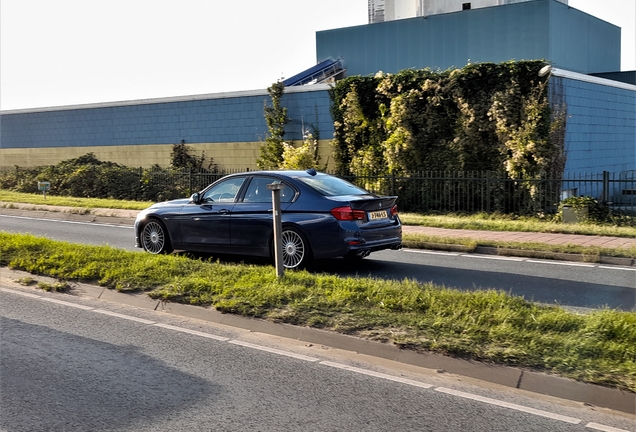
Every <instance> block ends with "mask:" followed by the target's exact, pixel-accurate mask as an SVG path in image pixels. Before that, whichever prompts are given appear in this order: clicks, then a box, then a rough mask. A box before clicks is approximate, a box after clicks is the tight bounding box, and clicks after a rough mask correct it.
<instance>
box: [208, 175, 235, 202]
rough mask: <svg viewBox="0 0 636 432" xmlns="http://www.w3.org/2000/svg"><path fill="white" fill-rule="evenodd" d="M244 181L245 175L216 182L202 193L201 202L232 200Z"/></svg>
mask: <svg viewBox="0 0 636 432" xmlns="http://www.w3.org/2000/svg"><path fill="white" fill-rule="evenodd" d="M244 181H245V177H234V178H231V179H228V180H225V181H223V182H221V183H218V184H216V185H214V186H213V187H212V188H211V189H209V190H208V191H206V192H205V194H203V199H202V200H201V202H202V203H210V202H234V200H235V199H236V194H238V191H239V190H240V189H241V186H242V185H243V182H244Z"/></svg>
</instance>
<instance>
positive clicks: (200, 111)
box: [0, 86, 333, 148]
mask: <svg viewBox="0 0 636 432" xmlns="http://www.w3.org/2000/svg"><path fill="white" fill-rule="evenodd" d="M301 90H302V91H299V89H291V88H290V89H288V90H287V92H286V93H285V94H284V95H283V98H282V100H281V103H282V105H284V106H286V107H287V108H288V115H289V117H290V118H291V122H290V123H289V125H288V126H287V128H286V132H287V135H286V138H289V139H290V140H300V139H302V131H301V129H302V126H303V124H304V127H305V128H308V127H309V126H310V125H313V126H314V127H316V128H317V129H318V130H319V132H320V137H321V139H329V138H331V137H332V136H333V122H332V120H331V114H330V112H329V105H330V100H329V94H328V91H327V86H320V87H319V86H315V87H314V88H310V89H307V88H305V89H301ZM254 93H260V94H254ZM176 99H179V98H174V100H173V101H169V100H162V101H158V102H154V103H153V102H152V101H139V102H130V103H126V104H119V105H118V104H101V105H100V106H84V107H73V108H64V107H61V108H59V109H45V110H40V111H38V110H20V111H16V112H11V111H4V112H2V113H0V148H41V147H81V146H112V145H131V144H135V145H139V144H174V143H178V142H180V141H181V140H185V141H186V143H189V144H190V143H198V142H206V143H215V142H224V143H225V142H256V141H259V140H262V139H264V138H265V134H266V132H267V127H266V124H265V118H264V115H263V105H264V103H265V102H266V101H267V102H268V103H269V101H270V98H269V95H267V93H266V92H265V91H263V92H240V93H237V94H235V95H234V96H231V95H229V96H228V94H217V95H209V96H208V97H205V96H198V97H196V98H194V99H193V98H190V99H189V100H188V99H187V98H181V99H183V100H176Z"/></svg>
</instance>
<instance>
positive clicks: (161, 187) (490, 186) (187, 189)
mask: <svg viewBox="0 0 636 432" xmlns="http://www.w3.org/2000/svg"><path fill="white" fill-rule="evenodd" d="M227 174H230V172H229V171H219V172H215V173H210V172H195V171H191V170H179V171H165V170H162V171H157V172H153V171H152V170H148V171H144V170H141V169H140V177H141V178H142V181H145V182H146V187H147V188H148V187H150V188H151V189H153V190H157V191H158V193H159V194H160V195H161V192H162V191H163V192H164V196H160V198H162V199H170V198H176V197H184V196H187V195H189V194H190V193H192V192H195V191H198V190H201V189H203V188H204V187H206V186H207V185H208V184H210V183H212V182H214V181H216V180H217V179H219V178H221V177H223V176H224V175H227ZM342 178H344V179H345V180H348V181H350V182H352V183H354V184H356V185H358V186H361V187H363V188H365V189H367V190H369V191H371V192H374V193H378V194H382V195H397V196H398V206H399V207H400V210H401V211H404V212H463V213H478V212H486V213H493V212H500V213H512V214H537V213H541V212H543V213H554V212H556V211H557V209H558V207H559V204H560V202H561V201H562V200H563V199H565V198H569V197H572V196H590V197H593V198H596V199H597V200H599V202H602V203H604V204H607V205H609V206H611V207H614V208H620V209H627V210H633V209H635V208H636V172H635V171H627V172H621V173H610V172H607V171H606V172H603V173H581V174H579V173H575V174H571V175H568V176H565V177H563V178H561V179H554V178H549V177H547V176H540V177H538V178H536V179H532V180H523V179H514V178H509V177H507V176H506V174H505V173H501V172H492V171H485V172H482V171H465V172H437V171H422V172H411V173H406V174H404V175H400V176H395V175H386V174H373V175H364V176H342ZM169 191H170V192H169ZM169 195H170V196H169Z"/></svg>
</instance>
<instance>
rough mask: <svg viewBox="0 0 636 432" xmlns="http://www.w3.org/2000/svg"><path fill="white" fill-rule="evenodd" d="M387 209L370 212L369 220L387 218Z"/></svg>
mask: <svg viewBox="0 0 636 432" xmlns="http://www.w3.org/2000/svg"><path fill="white" fill-rule="evenodd" d="M386 217H387V216H386V210H381V211H374V212H369V220H377V219H385V218H386Z"/></svg>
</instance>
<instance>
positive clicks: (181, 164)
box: [170, 140, 216, 171]
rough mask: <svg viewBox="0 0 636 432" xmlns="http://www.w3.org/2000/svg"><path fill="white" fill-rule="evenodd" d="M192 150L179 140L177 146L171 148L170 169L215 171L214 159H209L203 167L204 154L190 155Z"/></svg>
mask: <svg viewBox="0 0 636 432" xmlns="http://www.w3.org/2000/svg"><path fill="white" fill-rule="evenodd" d="M192 152H193V149H192V148H191V147H188V146H187V145H186V144H185V141H184V140H181V142H180V143H179V144H174V145H173V146H172V152H170V168H173V169H183V168H189V169H192V170H197V171H200V170H203V169H206V170H213V169H215V168H216V167H215V165H214V159H212V158H210V162H209V163H208V164H207V166H205V167H204V165H205V152H201V156H196V155H194V154H192Z"/></svg>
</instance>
